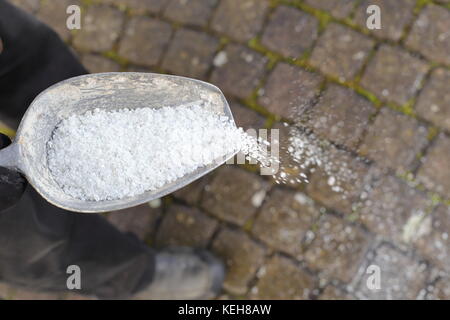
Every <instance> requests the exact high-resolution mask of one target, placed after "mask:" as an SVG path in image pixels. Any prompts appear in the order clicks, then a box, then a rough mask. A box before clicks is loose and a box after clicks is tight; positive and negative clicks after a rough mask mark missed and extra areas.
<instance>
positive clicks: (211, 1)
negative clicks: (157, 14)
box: [164, 0, 218, 27]
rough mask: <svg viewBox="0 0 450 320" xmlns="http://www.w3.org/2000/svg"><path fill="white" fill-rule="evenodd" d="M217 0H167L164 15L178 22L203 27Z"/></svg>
mask: <svg viewBox="0 0 450 320" xmlns="http://www.w3.org/2000/svg"><path fill="white" fill-rule="evenodd" d="M217 3H218V0H190V1H187V0H169V4H168V5H167V7H166V9H165V10H164V16H165V17H167V18H168V19H170V20H173V21H177V22H179V23H183V24H187V25H193V26H199V27H204V26H206V25H207V23H208V21H209V19H210V17H211V14H212V12H213V9H214V8H215V6H216V5H217Z"/></svg>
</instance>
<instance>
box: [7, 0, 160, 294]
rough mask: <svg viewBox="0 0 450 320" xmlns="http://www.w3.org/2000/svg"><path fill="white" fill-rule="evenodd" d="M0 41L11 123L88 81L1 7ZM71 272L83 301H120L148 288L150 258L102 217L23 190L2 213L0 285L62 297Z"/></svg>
mask: <svg viewBox="0 0 450 320" xmlns="http://www.w3.org/2000/svg"><path fill="white" fill-rule="evenodd" d="M0 38H2V40H3V43H4V51H3V53H1V54H0V113H1V114H6V115H7V116H8V117H12V118H15V119H17V120H19V119H20V118H21V117H22V115H23V113H24V112H25V110H26V108H27V107H28V106H29V104H30V103H31V101H32V100H33V99H34V98H35V97H36V96H37V95H38V94H39V93H40V92H41V91H43V90H44V89H46V88H47V87H49V86H50V85H52V84H54V83H57V82H59V81H61V80H64V79H67V78H70V77H73V76H77V75H81V74H84V73H86V70H85V69H84V68H83V67H82V66H81V65H80V64H79V63H78V62H77V60H76V59H75V58H74V56H73V55H72V54H71V52H70V51H69V49H68V48H67V47H66V46H65V45H64V43H63V42H61V40H60V39H59V38H58V37H57V36H56V34H55V33H54V32H53V31H51V30H50V29H48V28H47V27H46V26H44V25H43V24H41V23H39V22H38V21H36V20H35V19H34V18H32V17H31V16H29V15H27V14H25V13H23V12H22V11H20V10H18V9H16V8H14V7H13V6H12V5H10V4H9V3H7V2H6V1H5V0H0ZM0 210H1V208H0ZM69 265H78V266H79V267H80V268H81V286H82V291H81V292H82V293H86V294H95V295H98V296H100V297H103V298H120V297H127V296H129V295H131V294H133V293H135V292H136V291H138V290H140V289H141V288H142V287H144V286H146V285H148V284H149V283H150V281H151V278H152V274H153V267H154V255H153V253H152V251H151V250H150V249H149V248H147V247H146V246H145V245H144V244H143V243H141V242H140V241H138V240H137V239H136V238H133V237H132V236H130V235H125V234H123V233H121V232H119V231H118V230H117V229H115V228H114V227H113V226H112V225H110V224H109V223H108V222H107V221H106V220H105V219H104V218H103V217H101V216H99V215H93V214H78V213H71V212H68V211H65V210H61V209H59V208H56V207H53V206H51V205H50V204H49V203H47V202H46V201H45V200H43V199H42V198H41V197H40V196H39V195H38V194H37V193H36V192H35V191H34V190H33V189H32V188H31V187H28V189H27V191H26V193H25V195H24V196H23V198H22V199H21V201H20V202H19V203H18V204H17V205H16V206H14V207H12V208H10V209H8V210H6V211H3V212H0V281H6V282H10V283H13V284H18V285H22V286H27V287H30V288H34V289H36V290H39V289H40V290H49V291H60V290H67V288H66V280H67V277H68V276H69V275H68V274H66V269H67V267H68V266H69Z"/></svg>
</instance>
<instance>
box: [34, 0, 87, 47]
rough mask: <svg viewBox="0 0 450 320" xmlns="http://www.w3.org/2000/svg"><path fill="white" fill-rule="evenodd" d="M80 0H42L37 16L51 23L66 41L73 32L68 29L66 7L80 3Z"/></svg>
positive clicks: (48, 23)
mask: <svg viewBox="0 0 450 320" xmlns="http://www.w3.org/2000/svg"><path fill="white" fill-rule="evenodd" d="M80 4H81V2H80V1H79V0H60V1H51V2H50V1H41V4H40V7H39V11H38V13H37V18H38V19H39V20H41V21H43V22H44V23H46V24H47V25H49V26H50V27H51V28H52V29H53V30H54V31H56V33H57V34H58V35H59V36H60V37H61V39H63V40H64V41H68V40H69V39H70V37H71V32H70V30H69V29H67V25H66V20H67V13H66V9H67V7H68V6H70V5H80Z"/></svg>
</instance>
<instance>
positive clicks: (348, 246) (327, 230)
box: [304, 214, 369, 283]
mask: <svg viewBox="0 0 450 320" xmlns="http://www.w3.org/2000/svg"><path fill="white" fill-rule="evenodd" d="M310 241H311V244H310V245H309V246H308V248H307V249H306V252H305V254H304V259H305V261H306V263H307V264H308V266H309V267H310V268H311V269H313V270H315V271H318V272H319V274H320V275H321V276H322V277H324V278H326V279H337V280H340V281H342V282H344V283H347V282H349V281H350V280H351V279H352V278H353V277H354V276H355V275H356V272H357V270H358V266H359V265H360V264H361V262H362V259H363V257H364V255H365V253H366V251H367V248H368V245H369V239H368V237H367V235H366V234H364V233H363V232H362V231H361V230H360V229H359V228H358V227H356V226H354V225H352V224H350V223H347V222H345V221H344V220H342V219H340V218H337V217H335V216H332V215H329V214H326V215H325V216H323V217H322V219H321V221H320V222H319V224H318V226H317V229H316V230H315V231H314V232H313V234H311V237H310Z"/></svg>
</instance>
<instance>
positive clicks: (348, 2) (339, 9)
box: [305, 0, 357, 19]
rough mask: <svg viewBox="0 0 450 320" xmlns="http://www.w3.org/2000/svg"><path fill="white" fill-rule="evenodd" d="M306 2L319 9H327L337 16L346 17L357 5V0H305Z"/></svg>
mask: <svg viewBox="0 0 450 320" xmlns="http://www.w3.org/2000/svg"><path fill="white" fill-rule="evenodd" d="M305 2H306V3H307V4H308V5H310V6H312V7H315V8H317V9H321V10H326V11H328V12H330V13H331V14H332V15H333V16H335V17H336V18H340V19H342V18H346V17H348V16H349V15H350V13H351V12H352V11H353V8H354V7H355V5H356V3H357V0H305Z"/></svg>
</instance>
